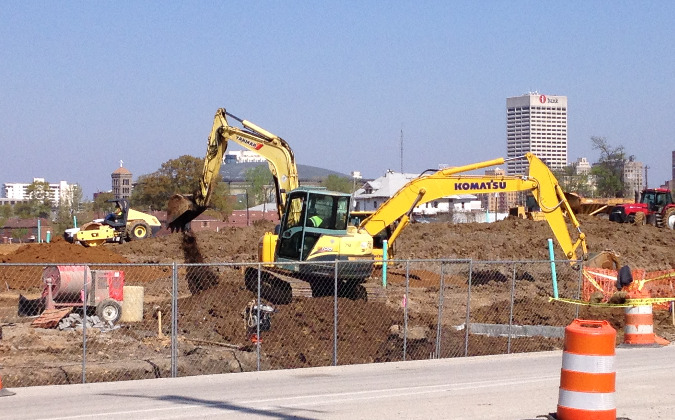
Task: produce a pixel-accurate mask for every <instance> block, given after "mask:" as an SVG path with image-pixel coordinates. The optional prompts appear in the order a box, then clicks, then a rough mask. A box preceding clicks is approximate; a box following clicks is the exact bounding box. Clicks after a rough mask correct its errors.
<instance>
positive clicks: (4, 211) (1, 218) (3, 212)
mask: <svg viewBox="0 0 675 420" xmlns="http://www.w3.org/2000/svg"><path fill="white" fill-rule="evenodd" d="M12 214H13V211H12V206H10V205H1V204H0V227H2V226H4V225H5V223H6V222H7V219H9V218H10V217H12Z"/></svg>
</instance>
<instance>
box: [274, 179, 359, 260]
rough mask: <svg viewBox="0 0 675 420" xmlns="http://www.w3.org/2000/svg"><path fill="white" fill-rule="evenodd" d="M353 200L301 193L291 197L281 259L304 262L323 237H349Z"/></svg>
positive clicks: (281, 235) (279, 252)
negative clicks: (350, 202) (339, 235)
mask: <svg viewBox="0 0 675 420" xmlns="http://www.w3.org/2000/svg"><path fill="white" fill-rule="evenodd" d="M348 209H349V196H345V195H342V194H340V195H337V194H331V193H328V192H325V193H322V192H321V190H318V191H311V190H309V189H304V188H301V189H298V190H295V191H293V192H291V193H290V195H289V200H288V206H287V211H286V214H285V215H284V219H283V221H282V224H281V228H280V230H279V241H278V243H277V247H278V248H277V256H278V257H279V259H281V260H284V259H285V260H294V261H304V260H306V259H307V257H308V256H309V255H310V253H311V251H312V249H313V248H314V246H315V245H316V243H317V241H318V240H319V238H320V237H321V235H324V234H329V235H331V234H332V235H335V234H345V233H346V229H347V213H348Z"/></svg>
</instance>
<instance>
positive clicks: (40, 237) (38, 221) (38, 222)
mask: <svg viewBox="0 0 675 420" xmlns="http://www.w3.org/2000/svg"><path fill="white" fill-rule="evenodd" d="M37 225H38V243H41V242H42V235H41V233H40V218H39V217H38V219H37Z"/></svg>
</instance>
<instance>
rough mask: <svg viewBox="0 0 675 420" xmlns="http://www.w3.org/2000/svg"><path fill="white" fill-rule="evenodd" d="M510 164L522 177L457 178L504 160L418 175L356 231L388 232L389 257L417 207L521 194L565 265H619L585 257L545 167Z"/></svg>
mask: <svg viewBox="0 0 675 420" xmlns="http://www.w3.org/2000/svg"><path fill="white" fill-rule="evenodd" d="M516 159H527V160H528V162H529V174H528V175H526V176H525V175H489V176H488V175H459V174H461V173H463V172H469V171H473V170H476V169H481V168H486V167H490V166H497V165H503V164H504V162H506V160H505V159H504V158H497V159H494V160H489V161H485V162H479V163H475V164H471V165H466V166H459V167H454V168H446V169H441V170H439V171H435V172H431V173H424V174H422V175H420V176H419V177H417V178H415V179H413V180H411V181H410V182H408V183H407V184H406V185H404V186H403V187H402V188H401V189H400V190H399V191H397V192H396V193H395V194H394V195H393V196H392V197H391V198H390V199H389V200H387V201H385V202H384V203H383V204H382V205H381V206H380V207H379V208H378V209H377V210H376V211H375V212H374V213H373V214H372V215H370V216H369V217H367V218H366V219H364V220H363V221H362V222H361V223H360V225H359V230H360V231H365V232H367V233H368V234H369V235H371V236H376V235H381V234H382V232H383V231H387V229H389V232H391V233H389V234H387V246H388V250H387V251H388V254H389V255H392V254H393V246H394V242H395V241H396V239H397V238H398V237H399V235H400V233H401V231H402V230H403V229H404V228H405V227H406V226H407V225H408V224H409V223H410V219H411V216H412V212H413V209H414V208H415V207H417V206H420V205H422V204H425V203H428V202H430V201H434V200H438V199H440V198H442V197H446V196H449V195H456V194H485V193H501V192H512V191H527V192H529V193H530V194H532V196H533V197H534V199H535V200H536V202H537V205H538V206H539V208H540V209H541V210H540V213H541V215H542V217H543V218H544V219H545V220H546V221H547V222H548V224H549V226H550V228H551V230H552V231H553V235H554V236H555V238H556V240H557V242H558V244H559V245H560V247H561V248H562V250H563V252H564V253H565V257H567V258H568V259H569V260H585V261H586V265H589V266H594V267H605V268H614V267H616V266H617V265H618V264H619V259H618V256H617V255H616V254H615V253H613V252H610V251H603V252H600V253H597V254H594V255H593V256H589V253H588V248H587V245H586V234H584V233H583V232H582V231H581V228H580V225H579V221H578V220H577V218H576V217H575V215H574V212H573V211H572V209H571V208H570V205H569V203H568V201H567V199H566V198H565V194H564V192H563V190H562V188H561V187H560V185H559V184H558V181H557V180H556V178H555V176H554V175H553V173H552V172H551V170H550V169H549V168H548V167H547V166H546V164H545V163H544V162H542V161H541V160H540V159H539V158H537V157H536V156H535V155H534V154H532V153H526V154H525V155H524V156H522V157H516V158H512V159H509V160H516ZM566 218H568V219H569V220H570V222H571V223H572V225H573V226H574V229H575V231H576V235H575V238H574V239H573V238H572V236H571V235H570V232H569V230H568V228H567V223H566ZM392 226H393V227H394V229H392ZM374 253H375V254H376V259H381V258H382V254H383V251H382V249H377V248H376V249H375V250H374Z"/></svg>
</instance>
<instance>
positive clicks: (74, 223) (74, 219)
mask: <svg viewBox="0 0 675 420" xmlns="http://www.w3.org/2000/svg"><path fill="white" fill-rule="evenodd" d="M73 227H77V216H73Z"/></svg>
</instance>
